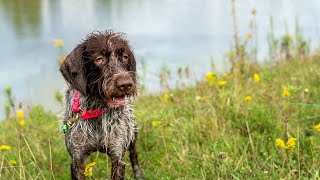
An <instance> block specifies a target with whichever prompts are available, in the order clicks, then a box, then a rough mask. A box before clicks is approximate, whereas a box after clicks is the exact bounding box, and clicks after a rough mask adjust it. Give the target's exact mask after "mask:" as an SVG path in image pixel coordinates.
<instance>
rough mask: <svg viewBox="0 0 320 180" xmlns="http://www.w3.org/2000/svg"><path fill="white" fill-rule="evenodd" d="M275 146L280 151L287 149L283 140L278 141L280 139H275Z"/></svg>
mask: <svg viewBox="0 0 320 180" xmlns="http://www.w3.org/2000/svg"><path fill="white" fill-rule="evenodd" d="M276 146H278V147H280V148H282V149H286V148H287V147H286V145H285V144H284V142H283V140H282V139H280V138H277V139H276Z"/></svg>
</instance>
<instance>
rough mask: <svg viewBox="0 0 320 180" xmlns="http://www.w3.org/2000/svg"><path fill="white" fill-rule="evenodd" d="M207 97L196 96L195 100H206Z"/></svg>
mask: <svg viewBox="0 0 320 180" xmlns="http://www.w3.org/2000/svg"><path fill="white" fill-rule="evenodd" d="M206 99H208V96H196V100H197V101H203V100H206Z"/></svg>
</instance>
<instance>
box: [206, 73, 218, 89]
mask: <svg viewBox="0 0 320 180" xmlns="http://www.w3.org/2000/svg"><path fill="white" fill-rule="evenodd" d="M215 79H216V75H215V74H213V73H212V72H208V73H207V75H206V80H207V81H208V82H209V84H210V85H211V86H212V85H213V84H214V80H215Z"/></svg>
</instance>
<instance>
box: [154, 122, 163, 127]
mask: <svg viewBox="0 0 320 180" xmlns="http://www.w3.org/2000/svg"><path fill="white" fill-rule="evenodd" d="M160 124H161V121H152V126H153V127H157V126H159V125H160Z"/></svg>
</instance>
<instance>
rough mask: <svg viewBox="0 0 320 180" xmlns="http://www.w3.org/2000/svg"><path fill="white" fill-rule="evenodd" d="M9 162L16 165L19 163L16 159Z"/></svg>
mask: <svg viewBox="0 0 320 180" xmlns="http://www.w3.org/2000/svg"><path fill="white" fill-rule="evenodd" d="M9 163H10V164H11V165H13V166H14V165H16V164H17V161H15V160H9Z"/></svg>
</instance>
